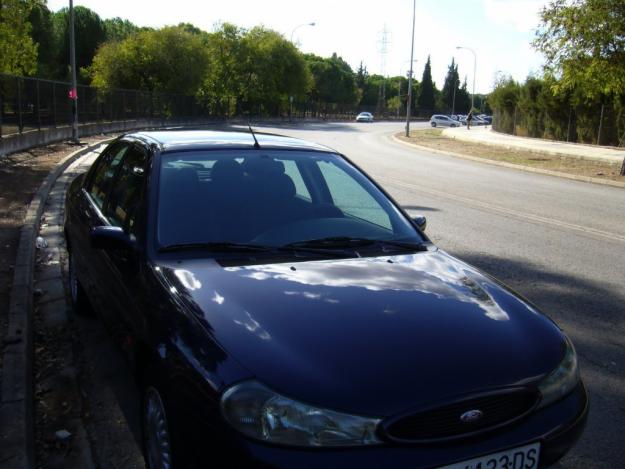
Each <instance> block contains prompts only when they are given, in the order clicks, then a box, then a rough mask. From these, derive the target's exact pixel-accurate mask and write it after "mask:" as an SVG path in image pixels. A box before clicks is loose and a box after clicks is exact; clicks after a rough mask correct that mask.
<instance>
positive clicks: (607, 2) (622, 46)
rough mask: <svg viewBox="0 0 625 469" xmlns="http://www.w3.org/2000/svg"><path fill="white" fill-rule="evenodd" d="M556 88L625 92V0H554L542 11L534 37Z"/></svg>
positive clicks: (595, 92)
mask: <svg viewBox="0 0 625 469" xmlns="http://www.w3.org/2000/svg"><path fill="white" fill-rule="evenodd" d="M533 45H534V47H535V48H536V49H538V50H539V51H540V52H542V53H543V54H544V55H545V58H546V61H547V63H546V67H545V68H546V70H547V72H548V73H549V74H551V75H554V76H557V77H561V79H560V80H558V81H555V82H554V83H553V85H554V87H555V88H556V90H562V89H568V90H572V89H576V90H577V91H578V92H580V93H582V94H583V95H584V96H585V97H586V98H588V99H595V98H597V97H599V96H601V95H621V96H622V95H625V2H623V0H554V1H552V2H551V3H549V5H548V6H546V7H544V8H543V10H542V12H541V25H540V27H539V29H538V30H537V33H536V39H535V40H534V42H533Z"/></svg>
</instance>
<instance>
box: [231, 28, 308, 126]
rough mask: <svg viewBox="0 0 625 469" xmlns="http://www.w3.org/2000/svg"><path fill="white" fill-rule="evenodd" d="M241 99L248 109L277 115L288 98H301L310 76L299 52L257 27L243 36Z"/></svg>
mask: <svg viewBox="0 0 625 469" xmlns="http://www.w3.org/2000/svg"><path fill="white" fill-rule="evenodd" d="M242 45H243V51H245V52H246V53H247V57H246V60H245V62H244V67H245V69H244V76H243V85H244V87H245V88H244V96H245V99H246V101H247V103H248V105H249V106H250V108H251V109H252V110H254V111H255V110H256V109H257V108H259V109H260V110H261V111H263V110H264V111H265V112H269V113H270V114H274V115H275V114H277V113H279V112H281V111H283V110H286V109H287V107H288V102H289V97H290V96H293V97H303V96H304V95H305V94H306V92H307V91H308V89H309V87H310V82H311V76H310V72H309V71H308V69H307V67H306V62H305V61H304V58H303V56H302V54H301V52H299V50H298V49H297V48H296V47H295V46H294V45H293V44H292V43H291V42H290V41H287V40H286V39H285V38H284V37H283V36H282V35H281V34H279V33H278V32H276V31H272V30H270V29H267V28H264V27H262V26H257V27H255V28H252V29H251V30H250V31H248V32H246V33H245V35H244V36H243V44H242Z"/></svg>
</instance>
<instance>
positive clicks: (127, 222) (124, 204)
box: [104, 146, 147, 234]
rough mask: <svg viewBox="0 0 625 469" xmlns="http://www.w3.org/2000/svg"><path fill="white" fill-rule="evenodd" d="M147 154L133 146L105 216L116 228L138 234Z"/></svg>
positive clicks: (114, 188)
mask: <svg viewBox="0 0 625 469" xmlns="http://www.w3.org/2000/svg"><path fill="white" fill-rule="evenodd" d="M146 161H147V155H146V153H145V152H144V151H143V150H142V149H141V148H139V147H137V146H132V147H131V148H130V149H129V150H128V151H127V152H126V154H125V156H124V158H123V160H122V162H121V166H120V168H119V170H118V172H117V174H116V175H115V178H114V184H113V186H112V188H111V191H110V193H109V195H108V198H107V200H106V208H105V211H104V215H105V216H106V217H107V218H108V220H109V222H110V223H111V224H112V225H114V226H119V227H121V228H123V229H124V231H126V232H127V233H132V234H135V233H136V227H137V219H138V215H139V213H140V207H141V205H142V204H141V202H142V199H143V197H142V194H143V188H144V182H145V170H146Z"/></svg>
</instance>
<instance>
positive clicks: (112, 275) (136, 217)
mask: <svg viewBox="0 0 625 469" xmlns="http://www.w3.org/2000/svg"><path fill="white" fill-rule="evenodd" d="M148 155H149V153H148V151H147V149H145V148H144V147H143V146H142V145H141V144H139V143H135V144H133V145H131V146H130V148H129V149H128V151H127V152H126V153H125V155H124V157H123V159H122V161H121V164H120V165H119V168H118V170H117V171H116V174H115V176H114V184H113V185H112V187H111V189H110V191H109V193H108V195H107V198H106V202H105V204H104V209H103V215H104V217H105V218H106V222H107V224H108V225H112V226H117V227H120V228H122V229H123V230H124V233H125V234H126V235H128V237H129V239H130V240H131V241H132V243H133V244H134V248H133V249H128V250H123V249H105V250H102V251H101V260H102V265H101V272H100V275H101V277H102V278H101V284H102V286H103V288H104V289H105V292H104V294H105V295H106V297H107V301H108V304H109V309H108V311H107V316H108V317H107V324H108V326H109V329H110V331H111V333H112V335H113V338H114V339H115V340H116V341H118V342H120V343H122V344H124V343H126V342H127V341H128V340H130V338H131V337H133V336H134V335H135V334H136V332H137V331H139V330H141V329H142V317H143V316H142V314H141V309H142V304H143V300H144V297H143V295H142V291H143V290H144V286H143V282H142V278H143V277H142V260H143V256H144V250H143V248H142V246H143V241H144V239H145V217H146V207H147V197H146V189H147V170H148V163H149V159H148Z"/></svg>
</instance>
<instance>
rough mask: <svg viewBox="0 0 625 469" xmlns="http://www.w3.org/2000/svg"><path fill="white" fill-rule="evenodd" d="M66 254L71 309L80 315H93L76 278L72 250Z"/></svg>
mask: <svg viewBox="0 0 625 469" xmlns="http://www.w3.org/2000/svg"><path fill="white" fill-rule="evenodd" d="M68 254H69V259H68V263H67V264H68V283H69V296H70V299H71V301H72V309H73V311H74V313H76V314H78V315H80V316H93V309H92V308H91V305H90V304H89V300H88V299H87V295H86V293H85V290H84V289H83V288H82V285H81V284H80V279H79V278H78V273H77V271H76V263H75V262H76V261H75V258H74V255H73V254H72V251H69V253H68Z"/></svg>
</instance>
